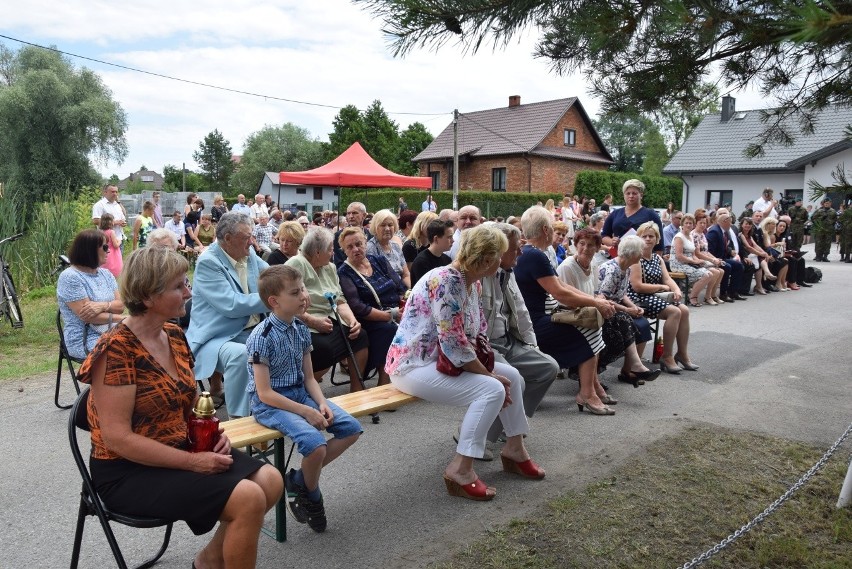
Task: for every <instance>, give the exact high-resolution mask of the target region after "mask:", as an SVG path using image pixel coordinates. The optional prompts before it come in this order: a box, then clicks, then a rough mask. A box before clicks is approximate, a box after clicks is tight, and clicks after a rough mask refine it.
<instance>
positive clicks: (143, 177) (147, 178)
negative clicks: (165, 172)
mask: <svg viewBox="0 0 852 569" xmlns="http://www.w3.org/2000/svg"><path fill="white" fill-rule="evenodd" d="M142 181H143V182H153V181H154V176H142Z"/></svg>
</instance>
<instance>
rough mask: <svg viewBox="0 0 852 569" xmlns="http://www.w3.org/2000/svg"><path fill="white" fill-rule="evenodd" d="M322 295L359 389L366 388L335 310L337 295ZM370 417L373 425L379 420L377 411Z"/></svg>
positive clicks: (341, 322)
mask: <svg viewBox="0 0 852 569" xmlns="http://www.w3.org/2000/svg"><path fill="white" fill-rule="evenodd" d="M323 296H325V299H326V300H327V301H328V304H329V305H330V306H331V313H332V314H334V318H335V320H337V329H338V330H340V337H341V338H343V343H344V344H345V345H346V350H347V351H348V352H349V358H350V359H351V360H352V366H353V367H354V368H355V377H356V378H358V384H359V385H360V386H361V389H367V388H366V387H365V386H364V376H363V375H362V374H361V368H360V367H358V362H357V361H355V352H353V351H352V344H350V343H349V337H348V336H347V335H346V330H344V329H343V320H341V318H340V314H339V313H338V312H337V304H336V303H335V302H334V301H335V300H337V296H336V295H335V294H334V293H333V292H326V293H325V294H324V295H323ZM370 418H371V419H372V420H373V424H374V425H378V424H379V421H381V418H380V417H379V414H378V413H373V414H371V415H370Z"/></svg>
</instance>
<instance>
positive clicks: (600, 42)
mask: <svg viewBox="0 0 852 569" xmlns="http://www.w3.org/2000/svg"><path fill="white" fill-rule="evenodd" d="M354 1H355V2H356V3H359V4H363V5H365V7H366V8H367V9H368V10H370V11H372V12H373V13H374V14H376V15H377V16H379V17H380V18H381V19H382V20H383V21H384V25H385V27H384V32H385V33H386V34H388V36H389V37H390V38H391V46H392V49H393V53H394V54H395V55H404V54H406V53H407V52H409V51H411V50H413V49H416V48H422V47H425V48H434V49H438V48H440V47H441V46H443V45H445V44H446V43H448V42H456V43H458V44H459V45H461V46H462V47H463V48H464V50H465V51H469V52H476V51H477V50H479V49H480V48H482V47H483V46H484V45H491V46H492V48H493V49H498V48H505V47H506V46H507V45H508V43H509V42H510V41H511V40H512V39H513V38H514V37H516V36H517V35H518V34H519V33H520V32H522V31H523V30H525V29H527V28H534V29H536V30H538V32H539V37H538V42H537V44H536V47H535V52H534V55H535V56H536V57H541V58H545V59H547V60H549V61H550V63H551V65H552V67H553V69H554V71H556V72H557V73H559V74H569V73H572V72H575V71H576V72H581V73H583V74H584V75H585V76H586V78H587V79H588V81H589V84H590V90H591V94H592V95H594V96H596V97H599V98H600V100H601V106H602V111H603V112H604V113H615V114H622V113H629V112H634V113H637V112H638V113H653V112H655V111H656V110H657V109H658V108H659V107H660V105H664V104H677V105H680V106H682V107H683V108H685V109H688V108H690V107H693V106H695V105H696V104H697V103H698V102H699V101H700V100H701V94H700V93H699V92H697V88H698V86H700V85H701V84H702V82H704V81H706V80H707V78H708V77H709V76H710V75H712V74H713V73H714V72H718V73H719V77H720V83H721V85H723V86H724V89H723V90H725V91H727V90H738V89H741V88H743V87H745V86H747V85H753V86H756V87H758V88H759V90H760V92H761V93H762V94H763V95H764V96H766V97H770V96H772V97H774V98H776V99H777V100H778V103H779V104H778V106H777V108H775V109H773V110H770V111H767V112H766V114H765V116H764V118H765V123H766V127H765V129H764V131H763V132H762V133H761V134H760V135H759V137H758V138H757V139H756V141H755V145H754V146H753V147H752V148H751V149H750V153H751V154H752V155H759V154H760V153H761V152H762V148H763V146H765V145H766V144H779V143H780V144H790V143H791V142H792V140H793V139H794V138H795V136H797V135H798V134H809V133H810V132H812V131H813V128H814V117H815V116H816V113H817V112H818V111H819V110H820V109H823V108H824V107H825V106H827V105H829V104H847V105H848V104H852V0H834V1H833V2H829V1H827V0H822V1H819V0H717V1H713V2H709V1H707V0H653V1H652V0H354Z"/></svg>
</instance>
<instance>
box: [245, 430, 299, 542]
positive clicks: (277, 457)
mask: <svg viewBox="0 0 852 569" xmlns="http://www.w3.org/2000/svg"><path fill="white" fill-rule="evenodd" d="M295 449H296V445H295V444H293V445H291V447H290V452H289V453H287V439H286V438H281V439H276V440H274V441H272V462H271V463H270V462H269V459H268V458H267V456H268V453H264V452H258V451H257V449H256V448H254V447H251V446H250V447H248V448H247V449H246V450H247V451H248V453H249V454H250V455H253V454H255V452H258V454H260V456H261V458H262V459H263V460H264V461H265V462H266V463H268V464H272V466H274V467H275V468H277V469H278V472H280V473H281V478H282V479H283V478H284V477H285V476H287V467H288V466H289V465H290V459H291V458H292V457H293V451H294V450H295ZM285 455H286V458H285ZM260 529H261V531H262V532H263V533H265V534H266V535H268V536H269V537H273V538H275V541H277V542H279V543H284V542H285V541H287V491H286V490H285V491H284V493H283V494H282V495H281V499H280V500H278V502H277V503H276V504H275V529H274V530H270V529H268V528H266V527H262V528H260Z"/></svg>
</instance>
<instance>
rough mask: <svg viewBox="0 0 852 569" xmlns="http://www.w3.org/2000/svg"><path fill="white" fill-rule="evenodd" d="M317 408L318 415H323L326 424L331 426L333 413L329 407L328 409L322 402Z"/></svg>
mask: <svg viewBox="0 0 852 569" xmlns="http://www.w3.org/2000/svg"><path fill="white" fill-rule="evenodd" d="M319 408H320V413H322V414H323V416H324V417H325V419H326V421H328V424H329V425H331V424H332V423H334V413H333V412H332V410H331V407H329V406H328V404H327V403H325V402H322V403H320V406H319Z"/></svg>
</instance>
